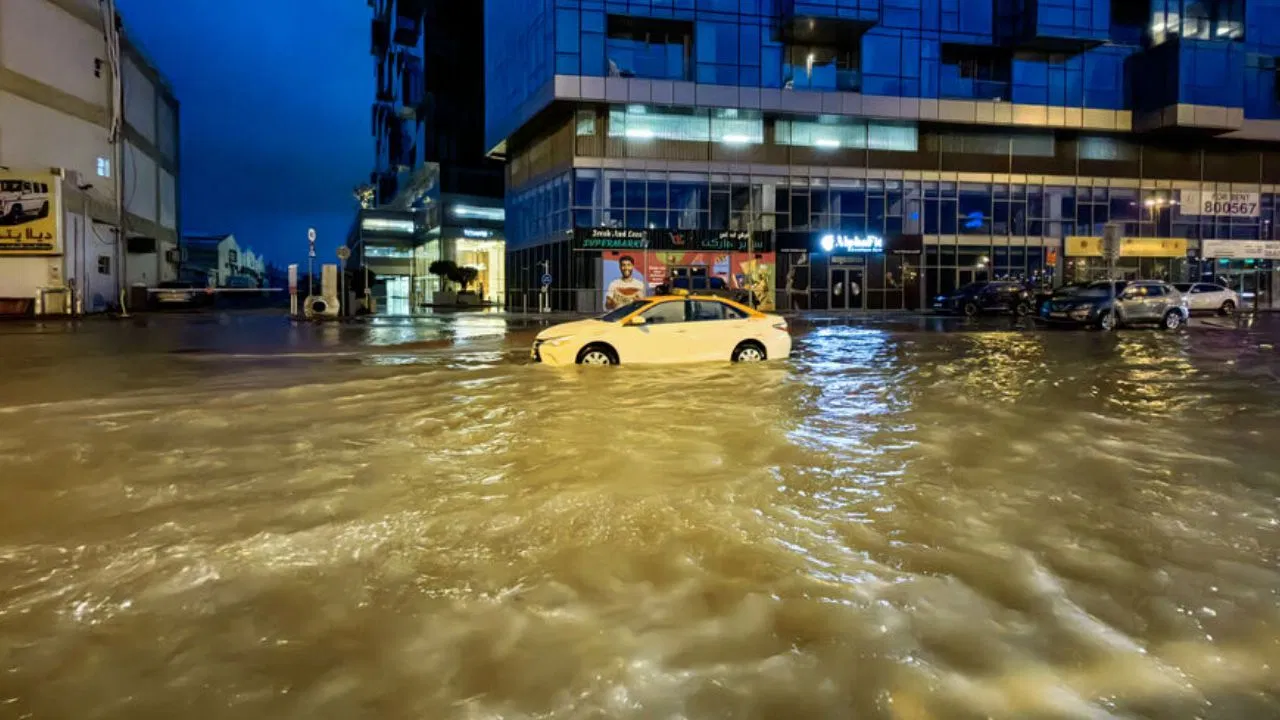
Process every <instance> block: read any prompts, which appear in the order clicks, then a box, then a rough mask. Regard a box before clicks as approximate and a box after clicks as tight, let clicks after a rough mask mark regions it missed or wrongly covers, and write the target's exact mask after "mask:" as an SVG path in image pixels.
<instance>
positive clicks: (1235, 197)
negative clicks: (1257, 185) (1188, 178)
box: [1179, 190, 1261, 217]
mask: <svg viewBox="0 0 1280 720" xmlns="http://www.w3.org/2000/svg"><path fill="white" fill-rule="evenodd" d="M1260 197H1261V194H1260V193H1251V192H1209V191H1202V190H1183V191H1182V207H1180V208H1179V210H1180V211H1181V213H1182V214H1183V215H1216V216H1219V217H1258V215H1259V212H1258V211H1259V203H1260V202H1261V200H1260Z"/></svg>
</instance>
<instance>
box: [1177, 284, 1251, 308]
mask: <svg viewBox="0 0 1280 720" xmlns="http://www.w3.org/2000/svg"><path fill="white" fill-rule="evenodd" d="M1174 287H1176V288H1177V289H1178V292H1180V293H1182V294H1183V295H1185V296H1186V298H1187V308H1188V309H1190V310H1191V312H1216V313H1218V314H1219V315H1234V314H1235V312H1236V308H1238V307H1240V294H1239V293H1237V292H1236V291H1235V290H1231V289H1230V288H1225V287H1223V286H1221V285H1215V284H1213V283H1176V284H1175V285H1174Z"/></svg>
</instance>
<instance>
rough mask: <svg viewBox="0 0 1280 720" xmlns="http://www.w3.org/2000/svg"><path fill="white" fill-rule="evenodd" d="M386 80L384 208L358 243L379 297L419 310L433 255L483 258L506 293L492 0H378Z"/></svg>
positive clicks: (365, 218)
mask: <svg viewBox="0 0 1280 720" xmlns="http://www.w3.org/2000/svg"><path fill="white" fill-rule="evenodd" d="M369 4H370V6H371V7H372V8H373V22H372V33H371V35H372V48H371V49H372V52H373V55H374V58H375V60H374V67H375V75H376V77H375V81H376V85H377V88H376V90H375V97H374V103H373V134H374V138H375V145H376V156H375V159H374V169H373V172H372V173H371V174H370V184H371V185H372V187H373V188H374V191H373V201H372V204H373V207H371V208H367V209H366V210H365V211H363V212H361V213H360V214H359V215H358V217H357V219H356V223H355V226H354V227H353V231H352V234H351V236H350V237H349V239H348V245H349V247H351V249H352V257H353V258H354V260H353V264H354V265H355V266H356V267H360V268H364V269H365V270H366V271H367V274H368V275H369V281H370V286H371V292H372V293H373V295H374V296H375V297H376V298H377V299H378V306H379V307H381V308H385V309H387V311H388V312H394V313H411V312H415V311H416V310H417V309H418V308H421V307H423V306H425V305H430V304H432V303H433V301H434V298H433V296H434V291H435V289H436V288H437V287H438V286H439V285H440V281H439V279H438V278H436V277H434V276H432V275H430V274H428V273H427V268H428V267H430V264H431V262H432V261H434V260H440V259H448V260H453V261H454V262H457V263H458V264H460V265H467V266H471V267H475V268H476V269H477V270H478V271H479V274H480V279H479V280H478V281H477V285H476V288H474V289H477V290H479V289H481V288H483V293H482V294H483V296H484V298H485V300H486V301H488V302H491V303H494V304H499V303H501V302H502V300H503V298H504V295H505V290H504V288H505V284H506V282H505V271H506V267H505V264H504V257H505V254H506V250H505V248H506V239H505V236H504V231H503V229H504V224H503V220H504V218H505V210H504V208H503V199H502V194H503V187H504V182H505V180H504V175H503V165H502V162H501V161H500V160H494V159H491V158H489V157H487V156H486V152H485V151H486V147H485V138H484V81H485V78H484V63H485V48H484V45H483V43H482V42H481V39H480V38H479V37H478V33H477V30H478V29H479V28H480V27H481V25H482V24H483V22H484V3H482V2H456V0H370V3H369Z"/></svg>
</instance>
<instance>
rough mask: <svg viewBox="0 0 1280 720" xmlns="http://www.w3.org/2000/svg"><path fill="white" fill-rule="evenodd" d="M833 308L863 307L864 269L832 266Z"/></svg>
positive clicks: (854, 308)
mask: <svg viewBox="0 0 1280 720" xmlns="http://www.w3.org/2000/svg"><path fill="white" fill-rule="evenodd" d="M830 288H831V289H830V290H829V292H830V294H831V304H830V307H831V309H832V310H861V309H862V308H863V298H864V295H865V293H863V269H862V268H852V267H833V268H831V285H830Z"/></svg>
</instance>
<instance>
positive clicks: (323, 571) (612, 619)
mask: <svg viewBox="0 0 1280 720" xmlns="http://www.w3.org/2000/svg"><path fill="white" fill-rule="evenodd" d="M255 323H257V324H255ZM798 335H799V336H798V337H797V357H796V358H795V359H794V360H793V361H792V362H790V363H786V364H770V365H767V366H757V367H731V366H728V365H715V366H703V367H685V368H628V367H623V368H616V369H591V370H587V371H581V370H577V369H570V370H566V371H556V370H550V369H547V368H543V367H539V366H535V365H530V364H528V363H526V362H525V359H524V358H525V355H526V353H527V347H528V342H529V340H530V339H531V338H532V331H531V330H527V329H514V330H512V329H509V328H508V327H507V325H506V324H505V321H503V320H501V319H486V318H478V319H470V320H465V319H464V320H459V321H455V322H449V321H440V322H436V323H433V324H428V325H417V326H413V325H408V326H397V325H388V326H382V327H368V328H364V329H357V330H351V329H341V330H339V329H332V328H326V329H315V328H306V327H303V328H290V327H288V326H287V324H285V323H283V322H281V321H278V320H274V319H269V318H268V319H258V320H255V321H253V322H249V321H244V322H240V321H227V320H226V319H225V318H224V319H223V320H222V321H221V322H207V321H201V322H197V321H191V322H184V321H172V324H171V325H163V324H162V325H161V326H159V327H151V328H134V329H131V330H129V331H127V332H123V333H119V334H114V333H110V332H105V331H101V330H98V331H80V332H75V333H70V332H40V333H30V334H24V333H22V332H18V331H12V332H8V333H7V334H4V335H0V370H2V371H3V379H0V486H2V487H3V503H0V717H2V718H41V719H43V718H76V719H77V720H90V719H94V718H129V719H130V720H136V719H139V718H188V719H204V718H228V719H230V718H235V719H237V720H243V719H244V718H271V719H286V718H287V719H293V718H297V719H303V718H306V719H312V718H343V719H351V718H455V717H456V718H807V717H825V718H844V717H850V718H904V719H905V718H909V719H918V718H970V717H972V718H979V717H997V718H1107V717H1150V718H1193V717H1203V718H1245V717H1247V718H1261V717H1277V716H1280V694H1278V691H1277V689H1278V688H1280V609H1278V608H1280V503H1278V502H1277V494H1278V492H1280V381H1278V380H1277V377H1278V373H1280V358H1278V357H1277V355H1276V352H1275V349H1274V347H1275V346H1274V340H1273V339H1272V335H1274V333H1271V334H1268V333H1266V332H1260V331H1257V330H1252V331H1245V330H1237V331H1210V330H1200V331H1189V332H1184V333H1160V332H1146V331H1135V332H1122V333H1118V334H1116V335H1112V336H1105V335H1101V334H1097V333H1044V332H1008V331H1005V330H998V329H993V330H990V331H988V330H985V329H982V328H979V329H978V330H976V331H972V332H947V333H943V332H929V331H925V330H924V329H923V328H916V327H910V326H907V327H898V326H894V325H889V326H876V325H860V326H838V327H826V328H817V329H811V330H808V331H806V332H804V333H802V334H798ZM272 338H275V339H274V340H273V339H272ZM403 343H409V344H408V345H404V344H403Z"/></svg>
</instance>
